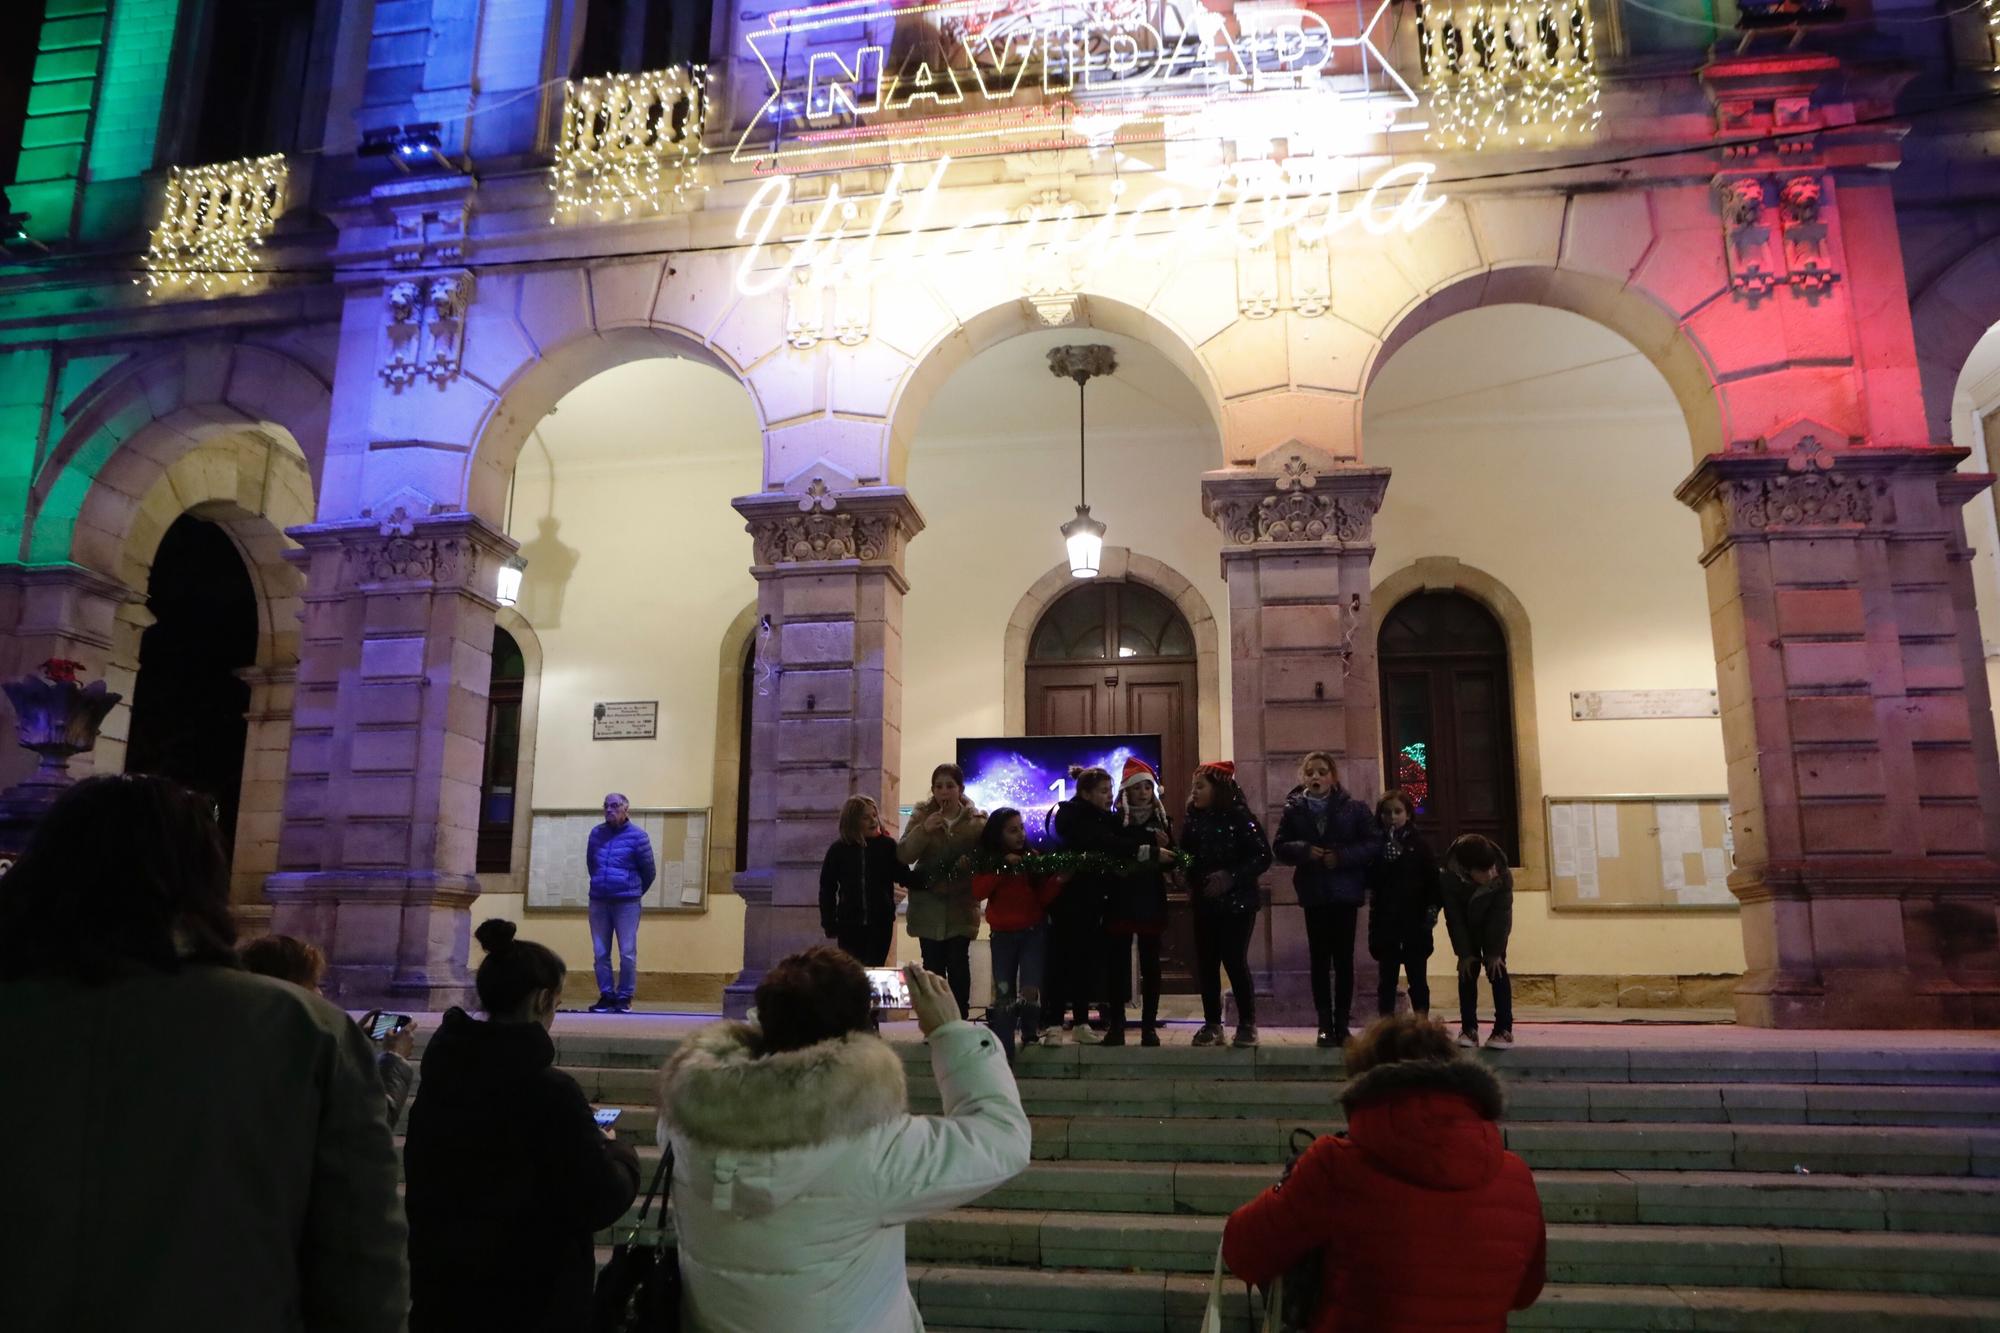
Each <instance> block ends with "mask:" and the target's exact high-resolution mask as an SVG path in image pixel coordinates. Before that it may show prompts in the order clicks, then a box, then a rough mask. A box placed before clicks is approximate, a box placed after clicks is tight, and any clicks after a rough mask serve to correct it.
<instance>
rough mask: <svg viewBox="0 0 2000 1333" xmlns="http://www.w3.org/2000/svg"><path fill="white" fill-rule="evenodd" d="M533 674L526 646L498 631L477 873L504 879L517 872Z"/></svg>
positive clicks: (488, 701) (489, 693) (489, 697)
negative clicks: (524, 728) (524, 699)
mask: <svg viewBox="0 0 2000 1333" xmlns="http://www.w3.org/2000/svg"><path fill="white" fill-rule="evenodd" d="M527 675H528V667H527V659H526V658H525V657H523V656H522V654H521V645H520V644H518V643H516V642H515V641H514V636H513V635H511V634H509V633H508V632H507V631H506V630H504V629H498V628H496V629H495V630H494V631H493V683H492V685H491V687H490V688H489V689H488V690H487V694H486V769H485V772H483V773H482V774H481V775H480V778H479V851H478V863H477V866H476V869H478V870H479V871H480V872H481V873H484V874H499V875H504V874H506V873H507V872H509V871H511V870H512V869H513V868H514V815H515V810H514V793H515V791H516V790H517V789H518V787H519V783H520V769H521V696H522V692H523V689H524V687H525V684H526V681H527Z"/></svg>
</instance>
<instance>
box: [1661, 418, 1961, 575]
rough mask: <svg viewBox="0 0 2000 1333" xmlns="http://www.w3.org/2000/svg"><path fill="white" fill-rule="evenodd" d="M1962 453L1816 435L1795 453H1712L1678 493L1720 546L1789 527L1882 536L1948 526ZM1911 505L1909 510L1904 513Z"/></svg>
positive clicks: (1710, 543) (1708, 540)
mask: <svg viewBox="0 0 2000 1333" xmlns="http://www.w3.org/2000/svg"><path fill="white" fill-rule="evenodd" d="M1965 456H1966V451H1965V450H1963V449H1903V448H1868V447H1849V448H1842V449H1829V448H1826V447H1824V446H1822V445H1821V444H1820V443H1819V442H1818V441H1817V440H1815V439H1814V438H1812V437H1810V436H1808V437H1806V438H1805V439H1804V440H1803V441H1801V443H1800V446H1799V447H1798V448H1796V449H1793V450H1790V451H1787V452H1783V453H1778V452H1766V451H1759V450H1756V449H1750V450H1746V451H1743V452H1731V453H1726V454H1711V455H1710V456H1709V457H1708V458H1706V459H1704V460H1703V461H1702V463H1701V464H1700V465H1699V466H1698V467H1697V468H1696V469H1695V471H1694V473H1693V475H1691V476H1690V477H1689V478H1688V479H1687V480H1686V481H1684V482H1682V483H1681V485H1680V488H1679V490H1678V491H1677V492H1676V494H1678V495H1679V497H1680V500H1681V502H1682V503H1683V504H1686V505H1688V506H1689V507H1691V508H1693V509H1694V510H1695V511H1696V512H1698V513H1699V514H1700V515H1701V518H1702V536H1703V540H1704V544H1705V545H1706V546H1707V547H1708V548H1709V549H1710V550H1711V551H1712V550H1714V549H1716V548H1717V547H1719V546H1721V545H1723V544H1725V543H1728V542H1731V541H1744V540H1754V539H1756V538H1760V537H1771V536H1782V535H1785V534H1789V533H1810V534H1813V535H1816V536H1817V535H1829V536H1830V535H1836V534H1840V533H1843V532H1844V533H1849V534H1853V535H1860V534H1863V533H1880V532H1884V531H1888V530H1890V529H1899V528H1904V527H1907V526H1909V525H1911V524H1915V525H1917V526H1919V527H1926V526H1936V525H1938V524H1941V523H1944V522H1945V521H1947V520H1946V518H1945V515H1946V514H1947V513H1948V512H1949V510H1950V509H1951V508H1952V507H1953V502H1955V501H1959V497H1960V493H1961V492H1964V493H1965V494H1976V493H1977V491H1978V490H1979V489H1980V487H1979V486H1978V485H1977V484H1976V483H1979V482H1982V481H1983V480H1984V479H1983V478H1978V477H1969V478H1965V480H1966V481H1968V482H1971V483H1975V484H1973V485H1970V486H1965V485H1960V484H1958V478H1959V477H1960V476H1962V474H1955V473H1954V471H1953V469H1954V468H1956V467H1957V465H1958V462H1959V460H1960V459H1962V458H1964V457H1965ZM1905 511H1907V512H1905Z"/></svg>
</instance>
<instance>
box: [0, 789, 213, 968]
mask: <svg viewBox="0 0 2000 1333" xmlns="http://www.w3.org/2000/svg"><path fill="white" fill-rule="evenodd" d="M235 961H236V923H235V922H234V921H233V920H232V919H231V918H230V915H229V858H228V855H227V854H226V853H225V852H224V851H223V849H222V834H221V833H220V832H219V831H218V830H217V828H216V826H215V815H214V813H213V810H212V808H211V805H210V802H209V800H208V798H207V797H204V796H200V795H197V794H196V793H194V792H191V791H189V790H188V789H187V788H185V787H183V786H181V785H180V784H179V783H177V782H173V781H170V780H169V779H167V778H163V777H157V776H154V775H151V774H144V773H126V774H121V775H119V776H116V777H95V778H85V779H84V780H83V781H81V782H79V783H77V784H76V785H75V786H74V787H71V788H70V789H69V790H68V791H66V792H64V793H63V794H62V796H60V797H59V798H57V800H56V803H55V805H54V807H53V808H52V809H51V810H50V811H49V813H48V816H47V817H46V818H45V819H43V821H42V824H41V827H40V828H38V829H36V830H35V835H34V837H33V838H32V839H31V840H30V841H29V843H28V850H27V851H26V853H24V854H23V855H22V857H21V859H20V861H19V862H18V863H17V864H16V865H15V866H14V868H13V870H11V871H9V872H8V873H7V875H6V877H5V878H0V977H5V978H8V979H12V978H14V977H20V976H25V975H27V974H29V973H32V972H47V973H54V974H56V975H59V976H65V977H69V978H72V979H74V980H77V981H81V982H84V983H85V984H86V985H96V984H100V983H102V982H105V981H107V980H109V979H110V978H112V977H113V976H115V975H117V974H118V973H119V972H121V971H123V970H125V969H128V968H130V967H132V966H134V965H137V966H140V967H148V968H153V969H155V970H157V971H162V972H172V971H175V970H177V969H179V968H180V967H181V966H182V965H183V964H187V963H220V964H226V965H232V966H233V965H234V964H235Z"/></svg>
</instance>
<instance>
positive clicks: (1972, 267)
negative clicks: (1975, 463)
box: [1910, 236, 2000, 444]
mask: <svg viewBox="0 0 2000 1333" xmlns="http://www.w3.org/2000/svg"><path fill="white" fill-rule="evenodd" d="M1910 324H1911V328H1912V331H1913V332H1914V334H1915V336H1916V344H1917V367H1918V370H1919V372H1920V374H1921V375H1922V378H1923V391H1924V424H1925V426H1926V428H1927V429H1928V431H1929V433H1930V441H1931V442H1932V443H1936V444H1950V443H1951V438H1952V435H1951V416H1952V400H1953V398H1954V397H1955V396H1956V394H1957V392H1958V381H1959V376H1960V373H1961V372H1962V371H1963V370H1964V369H1965V363H1966V361H1967V360H1968V359H1970V358H1971V356H1972V349H1973V348H1974V347H1975V346H1977V345H1978V343H1979V340H1980V339H1981V338H1983V337H1985V336H1986V333H1987V330H1989V329H1991V328H1992V327H1993V326H1994V325H1995V324H2000V236H1995V237H1990V238H1988V239H1987V240H1985V241H1982V242H1981V243H1980V244H1978V245H1976V246H1974V247H1973V248H1972V249H1971V250H1970V251H1968V252H1967V253H1966V254H1964V255H1961V256H1960V257H1959V258H1958V260H1957V261H1956V262H1955V263H1953V264H1952V265H1951V266H1950V267H1949V268H1947V269H1945V271H1944V272H1943V273H1941V274H1939V275H1938V276H1937V277H1936V278H1934V279H1933V280H1932V281H1931V282H1930V284H1929V285H1928V286H1926V287H1925V288H1924V289H1923V291H1922V292H1920V293H1918V295H1917V297H1916V299H1915V300H1913V301H1912V302H1910Z"/></svg>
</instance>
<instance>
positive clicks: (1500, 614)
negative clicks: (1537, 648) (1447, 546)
mask: <svg viewBox="0 0 2000 1333" xmlns="http://www.w3.org/2000/svg"><path fill="white" fill-rule="evenodd" d="M1420 592H1456V593H1462V594H1464V595H1465V596H1467V597H1470V598H1471V599H1472V600H1473V601H1475V602H1478V603H1479V604H1480V605H1481V606H1483V607H1485V608H1486V609H1487V610H1488V611H1490V612H1492V614H1493V617H1494V619H1496V620H1498V621H1499V622H1500V628H1501V630H1502V631H1503V632H1504V633H1505V634H1506V636H1507V675H1508V678H1509V686H1510V688H1511V690H1512V693H1513V696H1514V715H1513V723H1514V778H1515V781H1514V792H1515V795H1514V799H1515V804H1516V806H1517V807H1518V809H1517V813H1518V817H1519V824H1520V830H1521V865H1520V867H1519V870H1520V873H1519V874H1518V875H1517V876H1516V877H1515V881H1514V883H1515V887H1517V888H1520V889H1525V890H1533V891H1536V892H1543V891H1546V890H1547V889H1548V887H1549V859H1548V834H1547V831H1546V830H1545V829H1544V828H1543V827H1542V797H1543V795H1544V793H1543V789H1542V748H1541V730H1540V725H1539V724H1538V723H1537V721H1536V717H1535V652H1534V638H1533V632H1532V630H1531V628H1530V626H1529V623H1528V608H1527V607H1525V606H1523V605H1521V599H1520V598H1518V597H1516V596H1515V595H1514V594H1513V592H1512V590H1511V589H1509V588H1508V587H1507V585H1506V584H1504V583H1502V582H1501V581H1500V580H1499V579H1496V578H1494V577H1493V576H1492V575H1491V574H1488V573H1486V572H1485V571H1484V570H1481V569H1477V568H1474V567H1473V566H1471V565H1468V564H1464V563H1463V562H1461V561H1459V560H1457V559H1455V558H1453V557H1451V556H1441V555H1431V556H1424V557H1422V558H1420V559H1418V560H1414V561H1412V562H1411V563H1410V564H1407V565H1405V566H1403V568H1401V569H1399V570H1397V571H1396V572H1395V573H1393V574H1390V575H1388V576H1387V577H1386V578H1384V579H1383V580H1382V581H1381V582H1380V583H1377V584H1376V585H1375V588H1374V591H1373V592H1371V593H1370V594H1369V616H1370V619H1369V624H1368V636H1369V642H1370V643H1373V642H1374V641H1375V638H1376V636H1378V635H1379V634H1380V633H1381V632H1382V621H1383V619H1384V618H1385V617H1387V616H1388V614H1389V613H1390V612H1391V611H1393V610H1395V609H1396V606H1397V604H1398V603H1400V602H1402V601H1403V600H1404V599H1405V598H1407V597H1410V596H1413V595H1415V594H1416V593H1420ZM1387 758H1388V757H1387V756H1386V755H1384V756H1382V759H1383V761H1384V763H1383V765H1382V767H1381V769H1380V771H1381V772H1384V773H1387V772H1388V771H1389V769H1388V767H1387V764H1386V761H1387Z"/></svg>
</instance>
